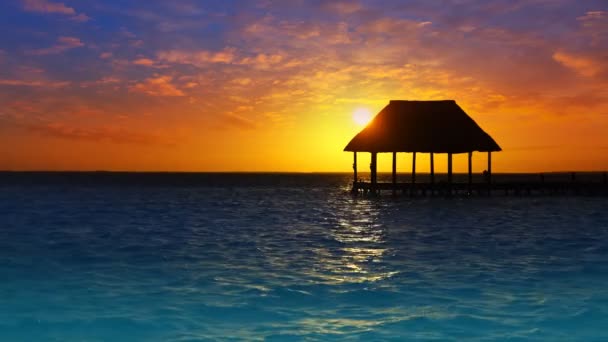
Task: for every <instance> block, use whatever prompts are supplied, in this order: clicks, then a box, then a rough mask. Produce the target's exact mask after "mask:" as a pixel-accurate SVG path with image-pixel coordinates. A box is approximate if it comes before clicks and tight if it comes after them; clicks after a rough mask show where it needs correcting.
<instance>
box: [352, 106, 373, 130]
mask: <svg viewBox="0 0 608 342" xmlns="http://www.w3.org/2000/svg"><path fill="white" fill-rule="evenodd" d="M371 119H372V112H370V111H369V109H367V108H357V110H355V112H354V113H353V121H354V122H355V123H356V124H357V125H359V126H365V125H367V124H368V123H369V121H370V120H371Z"/></svg>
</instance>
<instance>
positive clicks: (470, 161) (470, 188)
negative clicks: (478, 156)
mask: <svg viewBox="0 0 608 342" xmlns="http://www.w3.org/2000/svg"><path fill="white" fill-rule="evenodd" d="M472 161H473V152H469V195H470V194H471V191H472V188H473V162H472Z"/></svg>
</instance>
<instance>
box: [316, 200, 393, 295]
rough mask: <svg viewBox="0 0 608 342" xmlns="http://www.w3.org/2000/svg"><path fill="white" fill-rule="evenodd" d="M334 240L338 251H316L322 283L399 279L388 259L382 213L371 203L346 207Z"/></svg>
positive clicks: (336, 225) (355, 202) (359, 202)
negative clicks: (380, 219) (379, 217)
mask: <svg viewBox="0 0 608 342" xmlns="http://www.w3.org/2000/svg"><path fill="white" fill-rule="evenodd" d="M343 210H345V212H343V213H341V215H339V219H337V221H336V224H335V226H334V227H332V228H331V229H330V234H331V239H332V240H333V241H335V242H337V244H336V247H335V248H331V249H322V250H321V249H319V250H316V254H317V257H318V259H319V261H318V266H319V269H318V271H319V272H320V274H318V276H320V277H321V280H322V282H324V283H331V284H347V283H363V282H377V281H380V280H383V279H386V278H390V277H391V276H393V275H395V274H396V273H398V272H396V271H391V270H390V269H387V267H385V265H384V262H383V261H384V257H385V254H386V253H387V251H388V250H389V249H388V248H387V245H386V230H385V227H383V226H382V224H381V223H380V221H379V220H378V216H379V214H380V212H379V211H378V209H377V208H376V207H375V206H374V203H373V202H371V201H353V202H351V203H348V205H347V206H345V207H344V209H343Z"/></svg>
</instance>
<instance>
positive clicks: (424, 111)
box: [344, 100, 501, 192]
mask: <svg viewBox="0 0 608 342" xmlns="http://www.w3.org/2000/svg"><path fill="white" fill-rule="evenodd" d="M344 151H348V152H354V164H353V168H354V176H355V177H354V180H355V181H354V183H353V191H357V190H358V186H359V182H358V181H357V152H370V153H371V164H370V169H371V180H370V184H369V185H370V187H371V190H372V191H374V192H375V189H376V187H377V169H376V161H377V154H378V153H383V152H384V153H393V182H392V183H393V184H392V186H393V191H394V190H395V189H396V187H397V181H396V179H397V178H396V165H397V152H410V153H413V158H412V184H413V183H415V181H416V153H430V154H431V155H430V157H431V158H430V163H431V165H430V171H431V172H430V176H431V183H434V181H435V179H434V178H435V170H434V154H435V153H447V155H448V184H451V183H452V154H455V153H468V157H469V160H468V162H469V164H468V165H469V185H470V184H471V182H472V170H471V169H472V167H471V158H472V154H473V152H474V151H479V152H487V153H488V169H487V181H488V182H491V172H492V152H494V151H501V148H500V146H498V144H497V143H496V142H495V141H494V139H492V137H491V136H490V135H489V134H487V133H486V132H484V131H483V129H481V127H479V126H478V125H477V123H475V121H474V120H473V119H471V117H469V116H468V115H467V114H466V113H465V112H464V111H463V110H462V109H461V108H460V107H459V106H458V105H457V104H456V101H453V100H445V101H403V100H393V101H390V103H389V104H388V105H387V106H386V107H384V109H382V110H381V111H380V113H378V114H377V115H376V117H374V119H373V120H372V121H371V122H370V123H369V124H368V125H367V126H366V127H365V128H364V129H363V130H362V131H361V132H359V134H357V135H356V136H355V137H354V138H353V139H352V140H351V141H350V142H349V143H348V145H346V147H345V148H344Z"/></svg>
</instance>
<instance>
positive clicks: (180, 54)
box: [158, 48, 235, 66]
mask: <svg viewBox="0 0 608 342" xmlns="http://www.w3.org/2000/svg"><path fill="white" fill-rule="evenodd" d="M158 59H159V60H161V61H165V62H169V63H180V64H192V65H195V66H205V65H209V64H213V63H224V64H226V63H231V62H232V61H234V59H235V49H233V48H225V49H223V50H221V51H207V50H198V51H186V50H169V51H161V52H159V53H158Z"/></svg>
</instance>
